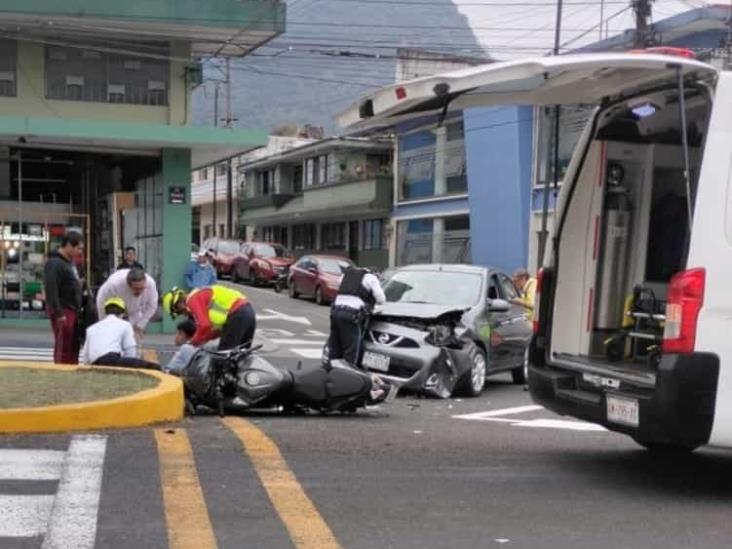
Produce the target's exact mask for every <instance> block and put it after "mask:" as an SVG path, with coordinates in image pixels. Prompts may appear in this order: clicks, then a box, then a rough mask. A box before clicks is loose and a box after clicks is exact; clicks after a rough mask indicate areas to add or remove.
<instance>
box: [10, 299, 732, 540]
mask: <svg viewBox="0 0 732 549" xmlns="http://www.w3.org/2000/svg"><path fill="white" fill-rule="evenodd" d="M268 292H269V291H268V290H260V289H253V290H250V291H249V293H250V294H251V297H252V299H253V300H254V302H255V304H256V305H257V309H258V311H259V312H260V314H262V315H266V314H269V315H270V316H272V315H273V313H266V312H265V311H264V309H269V310H271V311H275V312H276V313H278V314H286V315H289V316H291V317H300V316H305V317H306V318H308V319H309V320H310V322H311V324H310V325H306V324H304V323H298V321H293V320H292V319H289V320H288V319H279V320H275V319H270V320H263V321H261V322H260V326H261V327H262V328H265V329H269V330H285V331H287V332H289V333H292V334H293V335H292V337H289V336H288V337H285V336H282V333H281V332H280V335H281V336H282V337H276V338H270V339H281V340H307V338H308V330H315V331H318V332H326V331H327V309H325V308H317V307H316V306H315V305H313V304H310V303H307V302H294V303H293V302H291V301H290V300H289V299H288V298H286V297H284V296H275V295H274V294H269V293H268ZM310 337H314V336H310ZM308 347H309V345H306V344H303V343H296V344H292V343H291V342H285V343H284V344H280V347H279V348H278V350H277V351H276V352H275V353H273V355H272V356H273V357H277V359H278V360H282V361H284V362H286V363H288V364H291V363H294V362H296V361H297V360H300V359H302V360H305V361H307V360H309V359H306V358H305V357H299V358H298V355H297V353H296V352H294V351H293V350H292V349H299V348H308ZM95 460H96V461H95ZM95 463H98V464H99V467H97V468H95V467H94V464H95ZM731 468H732V455H730V454H729V453H728V452H716V451H710V450H703V451H699V452H696V453H695V454H692V455H690V456H687V457H684V458H677V459H675V460H659V459H658V458H654V457H652V456H650V455H649V454H648V453H646V452H645V451H644V450H641V449H640V448H638V447H637V446H636V445H635V444H634V443H633V442H632V441H630V440H629V439H627V438H625V437H622V436H620V435H616V434H611V433H608V432H606V431H602V430H599V429H597V428H596V427H594V426H591V425H587V424H583V423H580V422H577V421H574V420H572V419H569V418H559V417H557V416H555V415H553V414H550V413H548V412H546V411H544V410H542V409H538V408H536V407H534V406H533V404H532V403H531V401H530V398H529V396H528V393H526V392H524V391H523V390H522V388H521V387H517V386H514V385H512V384H511V383H510V380H509V377H508V376H501V377H499V378H496V379H492V380H491V381H490V382H489V384H488V386H487V387H486V391H485V392H484V394H483V396H482V397H480V398H477V399H464V400H446V401H440V400H430V399H416V398H399V399H397V401H396V402H394V403H392V404H390V405H387V406H383V407H381V408H378V409H373V410H369V411H366V412H363V413H360V414H358V415H355V416H333V417H331V416H327V417H323V416H318V415H315V416H308V417H281V416H277V415H256V416H250V417H248V418H246V419H244V418H234V419H227V420H225V421H222V420H220V419H219V418H217V417H195V418H190V419H186V420H185V421H183V422H181V423H180V424H177V425H171V426H163V427H158V428H155V429H142V430H134V431H127V432H108V433H101V434H99V436H97V437H92V438H89V437H84V436H81V435H63V436H43V437H37V436H34V437H5V438H0V547H3V548H4V547H8V548H13V549H16V548H23V549H24V548H30V547H34V548H36V547H37V548H41V547H54V548H63V547H69V548H71V547H73V548H74V549H83V548H86V547H88V548H91V547H97V548H100V549H127V548H129V549H133V548H135V549H137V548H161V549H165V548H171V549H179V548H188V547H190V548H194V547H195V548H197V549H208V548H210V547H218V548H219V549H224V548H232V549H233V548H237V549H239V548H248V547H252V548H257V549H281V548H293V547H297V548H298V549H316V548H317V549H330V548H333V549H338V548H342V549H374V548H398V549H409V548H414V549H417V548H420V549H423V548H439V549H442V548H456V549H474V548H490V547H516V548H542V549H543V548H557V549H560V548H561V549H568V548H577V549H591V548H603V549H605V548H613V549H615V548H663V549H669V548H677V547H678V548H696V547H699V548H705V549H708V548H723V547H724V548H726V547H729V546H730V543H731V542H730V540H732V523H730V522H728V517H729V516H730V513H731V512H732V476H731V474H730V471H731V470H732V469H731ZM95 478H98V482H97V483H96V484H95V483H94V479H95ZM95 495H96V499H95ZM69 510H70V511H69ZM64 512H66V513H67V514H69V513H71V516H72V517H75V519H74V520H66V521H63V520H60V519H59V517H64ZM10 534H12V536H13V537H8V536H9V535H10ZM44 543H45V545H44Z"/></svg>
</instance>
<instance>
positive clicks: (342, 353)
mask: <svg viewBox="0 0 732 549" xmlns="http://www.w3.org/2000/svg"><path fill="white" fill-rule="evenodd" d="M384 301H385V298H384V292H383V290H382V289H381V285H380V284H379V280H378V279H377V278H376V277H375V276H374V275H372V274H370V273H369V272H368V271H366V270H365V269H358V268H350V269H348V270H347V271H346V272H345V274H344V275H343V279H342V280H341V286H340V289H339V291H338V295H337V296H336V298H335V301H334V302H333V307H332V309H331V313H330V339H329V340H328V347H329V355H328V358H329V359H331V360H335V359H343V360H346V361H347V362H349V363H351V364H353V365H358V364H359V358H360V356H359V355H360V352H361V341H362V340H363V332H364V329H365V327H366V323H367V321H368V315H369V313H371V311H373V308H374V305H376V304H381V303H384Z"/></svg>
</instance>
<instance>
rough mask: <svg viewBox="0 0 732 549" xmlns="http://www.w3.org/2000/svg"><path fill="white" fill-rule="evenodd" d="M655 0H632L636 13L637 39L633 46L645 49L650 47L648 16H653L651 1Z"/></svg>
mask: <svg viewBox="0 0 732 549" xmlns="http://www.w3.org/2000/svg"><path fill="white" fill-rule="evenodd" d="M652 1H653V0H631V2H630V5H631V6H632V7H633V12H634V13H635V39H634V40H633V47H634V48H635V49H643V48H646V47H648V43H649V41H650V37H649V34H648V18H649V17H650V16H651V2H652Z"/></svg>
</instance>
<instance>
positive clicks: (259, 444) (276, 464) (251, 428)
mask: <svg viewBox="0 0 732 549" xmlns="http://www.w3.org/2000/svg"><path fill="white" fill-rule="evenodd" d="M222 421H223V422H224V424H225V425H226V426H227V427H228V428H229V429H231V430H232V431H233V432H234V434H235V435H236V436H237V437H239V439H240V440H241V442H242V444H243V445H244V449H245V450H246V452H247V454H248V455H249V458H250V459H251V460H252V464H253V465H254V469H255V471H257V475H258V476H259V479H260V480H261V481H262V485H263V486H264V489H265V490H267V494H268V495H269V499H270V500H271V501H272V505H274V508H275V510H276V511H277V513H278V514H279V516H280V519H281V520H282V522H283V523H284V524H285V527H286V528H287V531H288V532H289V533H290V538H291V539H292V541H293V543H294V544H295V546H296V547H297V548H298V549H342V548H341V545H340V543H338V540H337V539H336V538H335V535H333V532H332V531H331V529H330V528H329V527H328V525H327V524H326V523H325V520H323V517H321V516H320V513H318V510H317V509H316V508H315V505H314V504H313V502H312V501H311V500H310V498H309V497H308V496H307V494H306V493H305V490H303V487H302V486H301V485H300V483H299V482H298V481H297V478H296V477H295V475H294V473H293V472H292V471H291V470H290V468H289V467H288V466H287V462H286V461H285V458H283V457H282V454H281V453H280V451H279V449H278V448H277V445H276V444H275V443H274V442H273V441H272V439H270V438H269V437H268V436H267V435H266V434H265V433H264V432H263V431H262V430H261V429H259V428H258V427H256V426H255V425H254V424H253V423H251V422H249V421H247V420H245V419H243V418H237V417H230V418H224V419H223V420H222Z"/></svg>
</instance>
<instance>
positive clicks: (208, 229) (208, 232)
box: [203, 225, 213, 239]
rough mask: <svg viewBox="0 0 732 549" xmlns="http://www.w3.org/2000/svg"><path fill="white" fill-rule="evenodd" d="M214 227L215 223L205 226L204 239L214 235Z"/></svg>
mask: <svg viewBox="0 0 732 549" xmlns="http://www.w3.org/2000/svg"><path fill="white" fill-rule="evenodd" d="M212 228H213V225H205V226H204V227H203V238H204V239H206V238H211V236H213V235H212V234H211V232H212Z"/></svg>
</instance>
